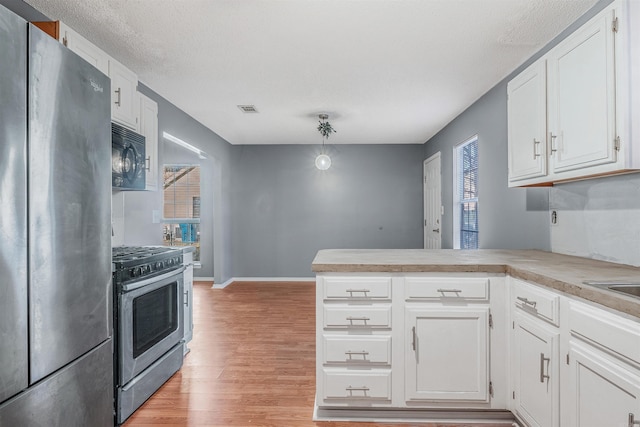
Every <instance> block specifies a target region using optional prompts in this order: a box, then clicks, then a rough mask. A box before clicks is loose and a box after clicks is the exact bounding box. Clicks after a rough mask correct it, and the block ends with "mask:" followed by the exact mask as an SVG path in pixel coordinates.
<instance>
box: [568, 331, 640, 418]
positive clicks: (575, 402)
mask: <svg viewBox="0 0 640 427" xmlns="http://www.w3.org/2000/svg"><path fill="white" fill-rule="evenodd" d="M569 369H570V373H569V384H568V387H569V390H568V391H569V392H568V393H566V396H567V397H568V399H567V402H566V403H567V405H566V411H567V414H566V417H565V419H566V420H567V422H566V425H567V427H604V426H607V427H634V426H637V425H638V422H640V370H638V369H635V368H632V367H630V366H624V365H622V364H620V363H616V362H615V359H614V358H613V357H612V356H609V355H607V354H605V353H603V352H601V351H598V350H597V349H596V348H594V347H592V346H589V345H587V344H584V343H582V342H579V341H577V340H571V343H570V350H569ZM634 422H635V424H634Z"/></svg>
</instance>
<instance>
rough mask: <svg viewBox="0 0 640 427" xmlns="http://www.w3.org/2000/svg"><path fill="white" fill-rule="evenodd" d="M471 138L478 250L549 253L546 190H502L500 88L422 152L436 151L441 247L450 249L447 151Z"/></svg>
mask: <svg viewBox="0 0 640 427" xmlns="http://www.w3.org/2000/svg"><path fill="white" fill-rule="evenodd" d="M476 134H477V135H478V154H479V160H480V163H479V176H478V185H479V214H478V220H479V229H480V231H479V235H478V237H479V246H480V247H481V248H484V249H489V248H491V249H496V248H505V249H515V248H518V249H543V250H549V249H550V248H551V245H550V240H549V239H550V238H549V225H548V221H547V218H548V200H549V196H548V195H549V190H548V189H546V188H535V189H520V188H517V189H509V188H507V89H506V82H502V83H501V84H499V85H498V86H496V87H494V88H493V89H492V90H491V91H489V92H488V93H487V94H485V95H484V96H483V97H482V98H480V99H479V100H478V101H477V102H476V103H474V104H473V105H472V106H471V107H469V108H468V109H467V110H466V111H465V112H464V113H462V114H461V115H460V116H458V117H457V118H456V119H455V120H454V121H453V122H451V123H450V124H449V125H448V126H447V127H445V128H444V129H443V130H442V131H440V132H439V133H438V134H437V135H436V136H434V137H433V138H432V139H430V140H429V141H428V142H427V143H426V144H425V146H424V148H425V158H428V157H429V156H431V155H433V154H434V153H436V152H438V151H440V153H441V156H442V157H441V161H442V180H441V181H442V204H443V206H444V215H443V217H442V231H443V234H442V247H443V248H452V247H453V151H454V149H453V148H454V146H455V145H457V144H460V143H462V142H464V141H466V140H467V139H469V138H470V137H471V136H473V135H476Z"/></svg>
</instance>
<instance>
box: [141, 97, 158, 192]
mask: <svg viewBox="0 0 640 427" xmlns="http://www.w3.org/2000/svg"><path fill="white" fill-rule="evenodd" d="M138 95H139V98H140V133H141V134H142V135H143V136H144V138H145V148H144V149H145V169H146V177H145V179H146V181H145V183H146V186H145V190H153V191H155V190H157V189H158V104H157V103H156V102H155V101H153V100H152V99H150V98H148V97H146V96H145V95H143V94H138Z"/></svg>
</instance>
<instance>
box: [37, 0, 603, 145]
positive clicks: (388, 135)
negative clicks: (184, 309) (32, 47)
mask: <svg viewBox="0 0 640 427" xmlns="http://www.w3.org/2000/svg"><path fill="white" fill-rule="evenodd" d="M26 2H27V3H29V4H30V5H32V6H34V7H35V8H36V9H38V10H40V11H41V12H42V13H44V14H45V15H47V16H49V17H50V18H51V19H59V20H61V21H63V22H65V23H66V24H67V25H69V26H70V27H71V28H73V29H75V30H76V31H78V32H79V33H80V34H82V35H83V36H84V37H86V38H87V39H89V40H90V41H92V42H93V43H95V44H96V45H98V46H99V47H101V48H102V49H103V50H104V51H106V52H107V53H108V54H110V55H111V56H113V57H114V58H116V59H118V60H119V61H120V62H122V63H123V64H125V65H126V66H128V67H129V68H130V69H132V70H133V71H134V72H136V73H137V74H138V77H139V79H140V81H141V82H143V83H144V84H146V85H147V86H149V87H151V88H152V89H153V90H154V91H156V92H157V93H159V94H160V95H162V96H163V97H165V98H166V99H168V100H169V101H171V102H172V103H174V104H175V105H176V106H178V107H179V108H181V109H182V110H184V111H185V112H187V113H188V114H189V115H191V116H193V117H194V118H195V119H197V120H198V121H200V122H201V123H203V124H204V125H205V126H207V127H208V128H210V129H211V130H213V131H214V132H216V133H218V134H219V135H220V136H222V137H223V138H225V139H226V140H227V141H229V142H230V143H232V144H318V143H320V142H321V140H322V138H321V136H320V134H319V133H318V132H317V130H316V125H317V121H318V114H319V113H328V114H329V121H330V122H331V124H332V125H333V127H334V128H335V129H336V130H337V133H336V134H334V135H333V136H331V138H330V140H329V142H330V143H337V144H348V143H350V144H360V143H423V142H425V141H426V140H428V139H429V138H430V137H431V136H433V135H434V134H435V133H436V132H437V131H439V130H440V129H442V128H443V127H444V126H445V125H446V124H447V123H448V122H450V121H451V120H452V119H453V118H455V117H456V116H457V115H458V114H459V113H460V112H462V111H464V109H466V108H467V107H468V106H469V105H471V104H472V103H473V102H474V101H475V100H477V99H478V98H479V97H480V96H481V95H482V94H484V93H485V92H486V91H487V90H489V89H490V88H491V87H493V86H494V85H495V84H496V83H497V82H498V81H500V80H501V79H502V78H504V77H505V76H506V75H508V74H509V73H510V72H511V71H513V70H514V69H515V68H516V67H517V66H518V65H520V64H521V63H523V62H524V61H525V60H526V59H527V58H529V57H530V56H531V55H532V54H534V53H535V52H537V51H538V50H539V49H540V48H541V47H543V46H544V45H545V44H546V43H547V42H549V41H550V40H551V39H552V38H553V37H555V36H556V35H557V34H558V33H560V32H561V31H562V30H563V29H564V28H566V27H567V26H568V25H569V24H570V23H572V22H573V21H574V20H575V19H577V18H578V17H579V16H580V15H582V14H583V13H584V12H586V11H587V10H588V9H589V8H590V7H591V6H593V5H594V4H595V3H596V0H26ZM238 104H254V105H255V106H256V108H257V109H258V111H259V113H258V114H245V113H242V112H241V111H240V110H239V109H238V108H237V105H238ZM166 130H167V131H171V130H170V129H166Z"/></svg>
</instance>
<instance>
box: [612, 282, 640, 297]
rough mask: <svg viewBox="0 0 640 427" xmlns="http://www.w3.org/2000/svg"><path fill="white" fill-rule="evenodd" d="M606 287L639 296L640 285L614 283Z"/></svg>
mask: <svg viewBox="0 0 640 427" xmlns="http://www.w3.org/2000/svg"><path fill="white" fill-rule="evenodd" d="M607 289H610V290H612V291H616V292H622V293H624V294H627V295H631V296H633V297H636V298H640V285H614V286H607Z"/></svg>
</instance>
